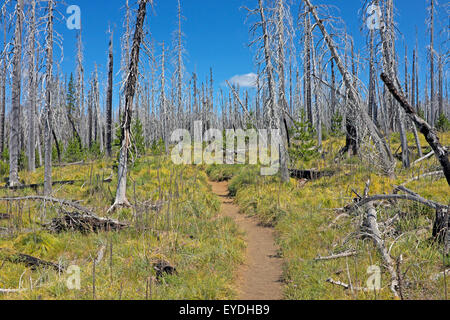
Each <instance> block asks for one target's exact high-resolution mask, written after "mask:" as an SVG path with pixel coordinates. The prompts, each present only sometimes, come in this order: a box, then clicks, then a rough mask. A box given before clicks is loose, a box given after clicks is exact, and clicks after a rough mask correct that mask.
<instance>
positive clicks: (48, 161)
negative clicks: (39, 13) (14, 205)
mask: <svg viewBox="0 0 450 320" xmlns="http://www.w3.org/2000/svg"><path fill="white" fill-rule="evenodd" d="M46 51H47V70H46V93H45V96H46V101H45V111H44V115H45V116H44V194H45V195H46V196H49V195H51V193H52V131H53V130H52V85H53V79H52V74H53V0H49V1H48V22H47V44H46Z"/></svg>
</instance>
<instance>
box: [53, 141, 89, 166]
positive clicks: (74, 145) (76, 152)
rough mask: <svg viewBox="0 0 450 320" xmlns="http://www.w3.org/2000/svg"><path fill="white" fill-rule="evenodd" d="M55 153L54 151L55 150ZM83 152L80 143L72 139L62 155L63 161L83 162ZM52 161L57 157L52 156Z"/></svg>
mask: <svg viewBox="0 0 450 320" xmlns="http://www.w3.org/2000/svg"><path fill="white" fill-rule="evenodd" d="M55 151H56V150H55ZM83 158H84V151H83V147H82V146H81V143H80V141H79V140H78V138H77V137H73V138H72V140H70V141H69V144H68V145H67V148H66V151H65V153H64V159H65V160H66V161H68V162H76V161H80V160H83ZM53 159H57V155H54V158H53Z"/></svg>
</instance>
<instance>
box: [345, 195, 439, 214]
mask: <svg viewBox="0 0 450 320" xmlns="http://www.w3.org/2000/svg"><path fill="white" fill-rule="evenodd" d="M382 200H408V201H416V202H419V203H421V204H424V205H426V206H428V207H430V208H433V209H435V210H436V209H437V208H445V207H447V206H445V205H443V204H440V203H438V202H434V201H431V200H427V199H424V198H422V197H421V196H414V195H411V194H379V195H375V196H370V197H367V198H364V199H361V200H360V201H359V202H358V203H356V204H352V205H350V206H349V207H347V208H346V209H347V210H348V211H354V210H356V209H358V208H360V207H362V206H364V205H366V204H368V203H369V202H374V201H382Z"/></svg>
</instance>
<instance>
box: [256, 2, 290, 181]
mask: <svg viewBox="0 0 450 320" xmlns="http://www.w3.org/2000/svg"><path fill="white" fill-rule="evenodd" d="M258 4H259V8H258V11H259V14H260V18H261V28H262V32H263V39H264V57H265V62H266V73H267V82H268V89H269V92H268V94H269V101H270V108H271V109H270V110H271V117H270V124H271V125H270V127H272V128H273V127H276V128H278V129H280V130H281V141H280V167H281V179H282V181H283V182H287V181H289V169H288V166H287V161H288V159H287V150H286V136H285V134H286V132H285V130H284V129H283V127H284V121H283V119H284V110H283V107H281V106H280V105H279V104H278V102H277V98H276V91H275V90H276V85H275V78H274V68H273V64H272V57H271V49H270V43H269V33H268V27H267V21H266V16H265V13H264V6H263V2H262V0H258ZM272 115H273V116H272Z"/></svg>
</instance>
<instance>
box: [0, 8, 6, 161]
mask: <svg viewBox="0 0 450 320" xmlns="http://www.w3.org/2000/svg"><path fill="white" fill-rule="evenodd" d="M3 19H5V17H3ZM3 48H6V23H3ZM6 58H7V57H6V54H4V55H3V57H2V70H1V76H0V85H1V87H0V90H1V92H0V93H1V97H0V98H1V99H0V153H1V157H2V158H3V151H4V150H5V115H6V67H7V62H6ZM3 160H6V159H3Z"/></svg>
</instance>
